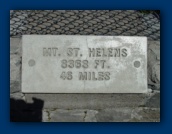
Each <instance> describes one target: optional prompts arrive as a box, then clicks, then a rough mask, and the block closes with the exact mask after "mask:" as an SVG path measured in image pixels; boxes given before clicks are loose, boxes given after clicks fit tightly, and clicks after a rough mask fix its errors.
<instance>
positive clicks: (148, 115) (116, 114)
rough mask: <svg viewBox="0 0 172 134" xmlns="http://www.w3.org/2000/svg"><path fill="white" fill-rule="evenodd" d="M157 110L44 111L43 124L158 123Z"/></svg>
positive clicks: (158, 115) (158, 111)
mask: <svg viewBox="0 0 172 134" xmlns="http://www.w3.org/2000/svg"><path fill="white" fill-rule="evenodd" d="M159 117H160V110H159V108H147V107H145V108H143V107H140V108H130V107H123V108H110V109H102V110H88V109H80V110H78V109H73V110H67V109H44V110H43V119H42V121H43V122H160V118H159Z"/></svg>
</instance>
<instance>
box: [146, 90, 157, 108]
mask: <svg viewBox="0 0 172 134" xmlns="http://www.w3.org/2000/svg"><path fill="white" fill-rule="evenodd" d="M145 106H146V107H152V108H160V93H156V94H154V95H153V96H152V97H151V98H150V99H149V100H147V102H146V103H145Z"/></svg>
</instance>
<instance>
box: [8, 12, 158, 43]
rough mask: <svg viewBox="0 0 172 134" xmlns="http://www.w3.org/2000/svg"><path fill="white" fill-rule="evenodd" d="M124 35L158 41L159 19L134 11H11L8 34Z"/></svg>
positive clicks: (152, 15)
mask: <svg viewBox="0 0 172 134" xmlns="http://www.w3.org/2000/svg"><path fill="white" fill-rule="evenodd" d="M23 34H28V35H29V34H40V35H44V34H51V35H60V34H63V35H64V34H65V35H75V34H77V35H113V36H114V35H120V36H121V35H125V36H133V35H138V36H147V37H148V38H149V39H150V40H160V19H159V18H158V17H157V16H155V15H154V14H152V13H150V14H143V13H141V12H139V11H135V10H64V11H61V10H12V11H10V35H11V36H21V35H23Z"/></svg>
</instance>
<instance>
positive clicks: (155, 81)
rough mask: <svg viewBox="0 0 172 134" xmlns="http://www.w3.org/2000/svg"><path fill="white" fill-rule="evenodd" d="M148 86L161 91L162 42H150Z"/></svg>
mask: <svg viewBox="0 0 172 134" xmlns="http://www.w3.org/2000/svg"><path fill="white" fill-rule="evenodd" d="M148 84H149V85H150V87H151V88H152V89H153V90H160V42H159V41H149V42H148Z"/></svg>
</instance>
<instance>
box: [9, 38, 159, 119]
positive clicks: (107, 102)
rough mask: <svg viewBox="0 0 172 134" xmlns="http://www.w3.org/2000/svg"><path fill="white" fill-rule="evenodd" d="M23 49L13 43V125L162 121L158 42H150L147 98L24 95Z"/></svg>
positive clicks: (112, 95)
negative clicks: (22, 91)
mask: <svg viewBox="0 0 172 134" xmlns="http://www.w3.org/2000/svg"><path fill="white" fill-rule="evenodd" d="M21 47H22V46H21V38H11V39H10V101H11V120H12V121H23V120H24V121H76V122H77V121H78V122H83V121H86V122H96V121H98V122H99V121H100V122H102V121H103V122H104V121H107V122H110V121H117V122H118V121H126V122H130V121H131V122H132V121H141V122H142V121H155V122H156V121H160V42H159V41H148V87H149V88H150V89H152V90H150V93H148V94H23V93H21V73H22V72H21V65H22V62H21V61H22V60H21V59H22V52H21Z"/></svg>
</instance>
